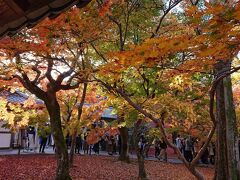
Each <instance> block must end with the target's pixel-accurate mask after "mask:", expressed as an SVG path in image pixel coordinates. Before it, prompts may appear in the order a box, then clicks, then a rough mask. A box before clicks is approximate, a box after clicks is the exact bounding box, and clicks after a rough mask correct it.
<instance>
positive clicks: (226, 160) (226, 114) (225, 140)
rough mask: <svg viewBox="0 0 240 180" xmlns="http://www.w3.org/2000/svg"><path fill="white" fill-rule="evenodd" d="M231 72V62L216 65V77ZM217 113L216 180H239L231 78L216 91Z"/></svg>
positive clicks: (224, 81)
mask: <svg viewBox="0 0 240 180" xmlns="http://www.w3.org/2000/svg"><path fill="white" fill-rule="evenodd" d="M230 70H231V61H226V62H224V61H221V62H219V63H218V64H217V65H216V71H217V76H220V75H221V74H223V73H224V72H227V71H230ZM216 105H217V106H216V112H217V120H218V125H217V149H216V150H217V151H216V153H217V158H216V179H217V180H223V179H229V180H235V179H239V170H238V168H237V165H238V164H237V163H239V160H238V159H237V152H236V151H237V149H238V147H237V146H238V143H237V129H236V128H237V123H236V113H235V108H234V104H233V94H232V83H231V77H230V76H227V77H225V78H224V79H223V80H221V81H220V82H219V84H218V86H217V89H216Z"/></svg>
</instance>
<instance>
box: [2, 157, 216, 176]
mask: <svg viewBox="0 0 240 180" xmlns="http://www.w3.org/2000/svg"><path fill="white" fill-rule="evenodd" d="M145 165H146V170H147V173H148V177H149V179H150V180H189V179H194V177H193V176H192V175H191V174H190V173H189V172H188V170H187V169H186V168H185V167H184V166H183V165H182V164H170V163H162V162H156V161H146V163H145ZM55 169H56V159H55V156H54V155H20V156H15V155H13V156H1V157H0V179H1V180H13V179H14V180H20V179H24V180H28V179H34V180H36V179H37V180H40V179H41V180H48V179H49V180H51V179H54V175H55ZM199 170H200V171H201V172H202V173H203V174H204V175H205V176H206V177H207V179H212V177H213V171H214V170H213V169H212V168H199ZM71 176H72V178H73V179H76V180H115V179H116V180H134V179H137V177H138V165H137V162H136V161H135V160H132V162H131V163H130V164H127V163H123V162H119V161H117V158H116V157H107V156H95V155H92V156H87V155H86V156H75V161H74V167H73V168H72V169H71Z"/></svg>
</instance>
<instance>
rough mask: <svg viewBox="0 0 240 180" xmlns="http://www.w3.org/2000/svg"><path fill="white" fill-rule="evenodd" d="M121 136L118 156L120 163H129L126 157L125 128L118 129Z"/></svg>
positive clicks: (126, 138)
mask: <svg viewBox="0 0 240 180" xmlns="http://www.w3.org/2000/svg"><path fill="white" fill-rule="evenodd" d="M118 129H119V132H120V136H121V153H120V156H119V158H118V159H119V160H120V161H124V162H127V163H129V162H130V160H129V156H128V129H127V127H121V128H118Z"/></svg>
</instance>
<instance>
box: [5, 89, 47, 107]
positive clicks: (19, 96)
mask: <svg viewBox="0 0 240 180" xmlns="http://www.w3.org/2000/svg"><path fill="white" fill-rule="evenodd" d="M0 97H3V98H6V99H7V100H8V102H10V103H20V104H24V102H25V101H26V100H27V99H28V97H29V96H28V95H27V94H24V93H22V92H20V91H15V92H14V93H11V92H9V91H6V90H3V91H1V92H0ZM36 103H37V104H44V102H43V101H41V100H39V99H36Z"/></svg>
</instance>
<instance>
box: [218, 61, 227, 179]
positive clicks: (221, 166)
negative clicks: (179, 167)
mask: <svg viewBox="0 0 240 180" xmlns="http://www.w3.org/2000/svg"><path fill="white" fill-rule="evenodd" d="M224 68H225V65H224V63H222V62H219V63H218V64H217V66H216V70H217V73H219V72H221V71H222V70H223V69H224ZM216 118H217V121H218V123H217V128H216V133H217V144H216V162H215V165H216V173H217V174H216V179H217V180H225V179H227V177H228V159H227V148H226V147H227V144H226V114H225V102H224V86H223V80H221V81H220V82H219V83H218V85H217V88H216Z"/></svg>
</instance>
